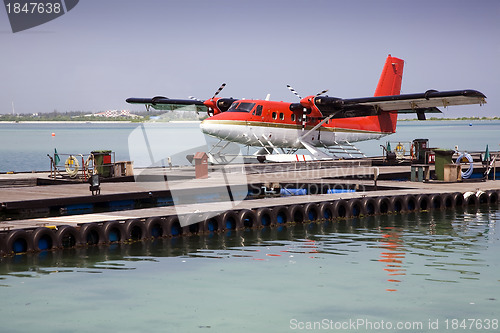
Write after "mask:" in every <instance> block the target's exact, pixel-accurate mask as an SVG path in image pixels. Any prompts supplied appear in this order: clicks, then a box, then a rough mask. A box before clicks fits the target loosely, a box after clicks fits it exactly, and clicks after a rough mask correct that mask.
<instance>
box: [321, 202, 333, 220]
mask: <svg viewBox="0 0 500 333" xmlns="http://www.w3.org/2000/svg"><path fill="white" fill-rule="evenodd" d="M318 208H319V212H320V216H321V218H322V219H324V220H333V219H334V216H335V214H334V212H333V207H332V203H331V202H329V201H324V202H322V203H320V204H319V205H318Z"/></svg>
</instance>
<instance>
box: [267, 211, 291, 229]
mask: <svg viewBox="0 0 500 333" xmlns="http://www.w3.org/2000/svg"><path fill="white" fill-rule="evenodd" d="M290 213H291V212H290V208H288V207H286V206H276V207H274V208H273V209H272V210H271V225H281V224H286V223H290V222H292V215H291V214H290Z"/></svg>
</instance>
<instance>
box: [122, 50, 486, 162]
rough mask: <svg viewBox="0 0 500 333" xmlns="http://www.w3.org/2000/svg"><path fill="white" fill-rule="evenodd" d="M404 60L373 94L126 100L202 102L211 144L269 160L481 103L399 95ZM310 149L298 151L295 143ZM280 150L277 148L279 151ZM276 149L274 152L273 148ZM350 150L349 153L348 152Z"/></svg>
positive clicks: (472, 95)
mask: <svg viewBox="0 0 500 333" xmlns="http://www.w3.org/2000/svg"><path fill="white" fill-rule="evenodd" d="M403 67H404V61H403V60H401V59H398V58H395V57H392V56H391V55H389V56H388V57H387V59H386V62H385V65H384V68H383V70H382V74H381V76H380V79H379V82H378V85H377V88H376V90H375V95H374V96H373V97H363V98H351V99H342V98H337V97H328V96H325V95H324V94H325V93H326V92H327V90H325V91H322V92H320V93H318V94H316V95H311V96H307V97H304V98H302V97H300V96H299V95H298V94H297V92H296V91H295V90H294V89H293V88H292V87H290V86H288V88H289V89H290V90H291V91H292V92H293V93H294V94H295V95H297V96H298V97H299V99H300V102H298V103H288V102H276V101H270V100H269V95H268V97H267V98H266V99H264V100H246V99H234V98H220V97H217V96H218V95H219V93H220V92H221V91H222V89H223V88H224V86H225V84H222V86H221V87H220V88H219V90H217V92H216V93H215V94H214V96H212V98H210V99H207V100H205V101H201V100H196V99H193V98H191V99H169V98H166V97H162V96H158V97H153V98H128V99H127V102H128V103H133V104H145V105H146V109H147V110H149V108H150V107H152V108H154V109H156V110H171V109H172V105H177V106H184V105H204V106H206V107H207V108H208V115H209V117H208V118H207V119H205V120H203V121H202V122H201V125H200V127H201V130H202V131H203V133H205V134H208V135H210V136H213V137H216V138H218V139H219V140H220V141H219V143H218V144H217V145H215V146H214V147H217V146H218V147H224V144H223V142H235V143H239V144H242V145H246V146H254V147H260V148H261V149H260V150H259V151H258V152H257V153H256V154H255V155H258V156H261V159H260V160H262V159H263V158H262V157H264V156H265V158H266V159H267V160H272V161H287V160H288V161H290V160H292V161H294V160H310V159H331V158H333V157H332V156H331V155H329V154H327V153H326V152H325V148H326V149H329V148H332V147H333V148H335V147H337V148H338V147H340V148H341V150H344V151H345V152H347V153H349V151H353V152H357V153H358V154H360V153H361V152H359V151H358V150H357V149H355V147H354V146H353V145H352V143H353V142H357V141H365V140H372V139H379V138H381V137H383V136H386V135H389V134H392V133H394V132H395V131H396V124H397V118H398V113H416V114H417V117H418V119H419V120H425V114H426V113H441V111H440V110H439V109H438V108H437V107H441V106H442V107H448V106H451V105H466V104H480V105H482V104H485V103H486V96H485V95H484V94H482V93H481V92H479V91H476V90H455V91H436V90H428V91H426V92H424V93H416V94H404V95H400V91H401V82H402V78H403ZM303 148H305V149H307V150H308V151H309V153H310V155H296V154H295V153H296V151H297V150H298V149H303ZM280 150H281V153H279V151H280ZM273 152H278V155H275V154H272V153H273ZM351 156H352V155H351Z"/></svg>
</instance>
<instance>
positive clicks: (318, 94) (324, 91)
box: [316, 89, 328, 97]
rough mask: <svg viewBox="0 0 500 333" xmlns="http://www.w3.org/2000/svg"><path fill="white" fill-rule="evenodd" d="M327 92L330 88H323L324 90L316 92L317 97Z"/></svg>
mask: <svg viewBox="0 0 500 333" xmlns="http://www.w3.org/2000/svg"><path fill="white" fill-rule="evenodd" d="M327 92H328V89H325V90H323V91H322V92H320V93H317V94H316V97H318V96H320V95H323V94H324V93H327Z"/></svg>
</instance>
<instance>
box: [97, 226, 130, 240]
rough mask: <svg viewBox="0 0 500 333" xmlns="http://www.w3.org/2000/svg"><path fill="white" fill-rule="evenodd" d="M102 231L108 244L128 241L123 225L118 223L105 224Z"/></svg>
mask: <svg viewBox="0 0 500 333" xmlns="http://www.w3.org/2000/svg"><path fill="white" fill-rule="evenodd" d="M102 231H103V233H104V240H105V242H106V243H116V242H124V241H126V240H127V235H126V232H125V228H124V227H123V223H120V222H118V221H110V222H105V223H104V224H103V226H102Z"/></svg>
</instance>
